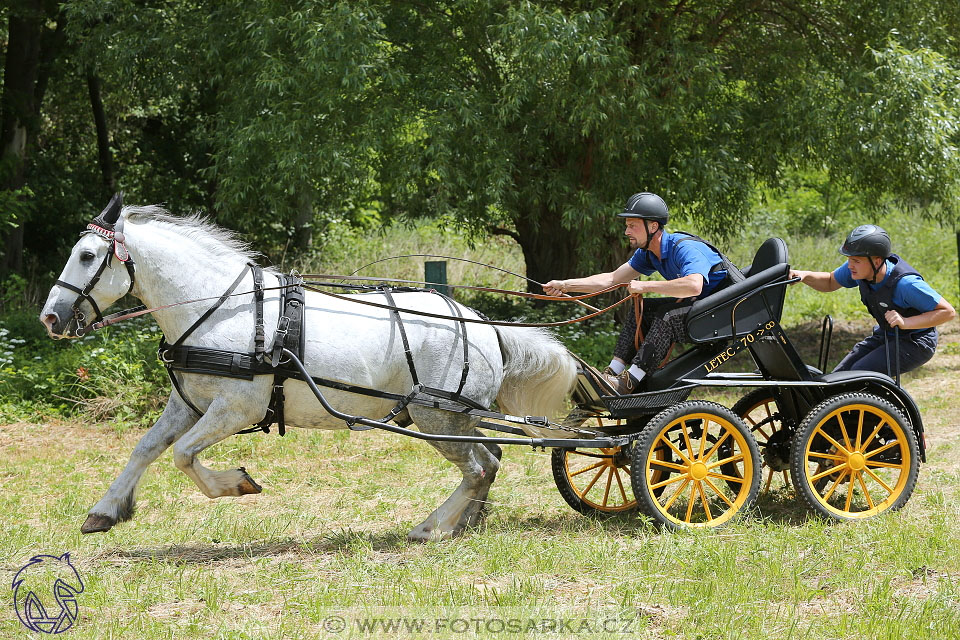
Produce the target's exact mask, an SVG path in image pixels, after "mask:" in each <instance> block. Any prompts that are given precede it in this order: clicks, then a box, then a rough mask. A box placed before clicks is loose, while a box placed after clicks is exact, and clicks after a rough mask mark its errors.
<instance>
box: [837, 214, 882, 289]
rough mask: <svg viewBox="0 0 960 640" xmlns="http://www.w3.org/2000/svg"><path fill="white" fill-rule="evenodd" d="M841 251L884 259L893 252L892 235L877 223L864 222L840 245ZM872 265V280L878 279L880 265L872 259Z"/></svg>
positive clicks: (850, 254)
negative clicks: (891, 245)
mask: <svg viewBox="0 0 960 640" xmlns="http://www.w3.org/2000/svg"><path fill="white" fill-rule="evenodd" d="M840 253H841V254H843V255H845V256H848V257H849V256H863V257H866V258H872V257H873V256H880V257H881V258H883V259H884V260H886V259H887V258H889V257H890V254H891V253H893V251H892V249H891V247H890V236H889V235H888V234H887V232H886V231H884V230H883V229H882V228H880V227H878V226H877V225H875V224H862V225H860V226H859V227H857V228H856V229H854V230H853V231H851V232H850V235H848V236H847V239H846V240H845V241H844V242H843V246H842V247H840ZM870 267H871V268H872V269H873V278H871V279H870V280H871V282H876V281H877V276H878V275H879V273H880V269H879V267H877V265H876V264H874V262H873V260H870Z"/></svg>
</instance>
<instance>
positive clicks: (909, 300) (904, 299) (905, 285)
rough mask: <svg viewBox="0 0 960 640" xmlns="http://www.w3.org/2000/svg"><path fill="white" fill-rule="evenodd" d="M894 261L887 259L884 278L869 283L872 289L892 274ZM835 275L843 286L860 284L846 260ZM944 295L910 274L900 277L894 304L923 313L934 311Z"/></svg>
mask: <svg viewBox="0 0 960 640" xmlns="http://www.w3.org/2000/svg"><path fill="white" fill-rule="evenodd" d="M893 266H894V265H893V263H892V262H891V261H889V260H887V272H886V275H885V276H883V280H881V281H880V282H878V283H875V284H874V283H868V285H867V286H869V287H870V288H871V289H873V290H876V289H879V288H880V287H881V286H883V283H884V282H886V281H887V278H889V277H890V274H891V273H892V272H893ZM833 277H834V279H835V280H836V281H837V283H839V284H840V286H841V287H846V288H847V289H852V288H853V287H856V286H858V283H857V281H856V280H854V279H853V276H852V275H851V273H850V267H849V266H848V265H847V263H846V262H844V263H843V264H842V265H840V266H839V267H837V268H836V269H835V270H834V272H833ZM941 297H942V296H941V295H940V294H939V293H937V292H936V291H934V290H933V287H931V286H930V285H928V284H927V283H926V282H925V281H924V279H923V278H921V277H920V276H915V275H909V276H903V277H902V278H900V282H898V283H897V286H896V288H894V290H893V304H895V305H897V306H898V307H905V308H908V309H916V310H917V311H919V312H921V313H926V312H927V311H933V310H934V309H935V308H936V307H937V305H938V304H939V303H940V298H941ZM912 331H929V329H913V330H912Z"/></svg>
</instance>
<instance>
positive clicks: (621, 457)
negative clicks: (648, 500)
mask: <svg viewBox="0 0 960 640" xmlns="http://www.w3.org/2000/svg"><path fill="white" fill-rule="evenodd" d="M596 420H597V422H598V423H599V425H600V426H601V427H606V428H610V427H619V426H621V421H619V420H606V421H605V420H603V419H602V418H597V419H596ZM550 466H551V467H552V469H553V479H554V481H555V482H556V483H557V489H558V490H559V491H560V495H561V496H563V499H564V500H566V502H567V504H569V505H570V506H571V507H573V508H574V509H575V510H577V511H579V512H580V513H582V514H585V515H598V514H613V513H622V512H625V511H631V510H633V509H636V508H637V501H636V499H635V498H634V497H633V487H632V486H631V484H630V448H629V447H607V448H598V449H554V450H553V451H552V453H551V455H550Z"/></svg>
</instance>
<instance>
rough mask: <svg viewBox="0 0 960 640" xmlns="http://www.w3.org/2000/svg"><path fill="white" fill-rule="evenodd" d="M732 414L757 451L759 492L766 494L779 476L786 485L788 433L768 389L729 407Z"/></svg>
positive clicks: (788, 462)
mask: <svg viewBox="0 0 960 640" xmlns="http://www.w3.org/2000/svg"><path fill="white" fill-rule="evenodd" d="M732 410H733V412H734V413H735V414H737V416H738V417H739V418H740V419H741V420H743V423H744V424H745V425H747V428H748V429H750V432H751V433H752V434H753V437H754V439H755V440H756V441H757V447H758V448H759V451H760V459H761V461H762V464H761V475H762V476H763V477H764V478H765V480H764V482H763V491H764V492H766V491H769V489H770V485H771V484H772V482H773V477H774V475H776V474H777V473H779V472H782V473H783V482H784V484H785V485H786V486H790V455H789V447H790V440H791V437H792V434H791V433H790V432H789V431H785V430H784V423H783V419H782V417H781V415H780V407H779V406H777V399H776V396H774V393H773V390H771V389H770V388H769V387H760V388H759V389H754V390H753V391H751V392H750V393H748V394H747V395H745V396H743V397H742V398H740V399H739V400H738V401H737V403H736V404H735V405H733V409H732ZM724 471H725V472H728V470H727V469H724Z"/></svg>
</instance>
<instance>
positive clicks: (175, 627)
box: [0, 239, 960, 640]
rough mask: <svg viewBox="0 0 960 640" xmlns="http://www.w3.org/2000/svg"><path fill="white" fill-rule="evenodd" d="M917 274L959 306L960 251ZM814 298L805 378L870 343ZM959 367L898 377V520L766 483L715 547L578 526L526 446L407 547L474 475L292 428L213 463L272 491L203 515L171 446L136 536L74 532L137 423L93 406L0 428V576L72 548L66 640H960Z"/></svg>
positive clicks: (798, 310)
mask: <svg viewBox="0 0 960 640" xmlns="http://www.w3.org/2000/svg"><path fill="white" fill-rule="evenodd" d="M434 240H435V239H434ZM434 240H431V243H430V244H431V246H433V247H434V248H435V247H436V242H434ZM370 242H372V240H370ZM833 242H834V239H826V240H824V239H821V240H816V241H813V240H812V241H809V244H804V243H797V248H796V249H795V250H794V251H793V254H794V256H795V264H797V266H801V267H813V268H825V267H828V266H830V265H833V264H834V263H835V262H836V260H835V259H834V258H835V254H830V251H835V248H831V247H832V243H833ZM751 246H752V245H751ZM458 247H459V245H454V246H452V247H450V249H449V250H451V251H452V250H457V249H458ZM391 248H394V247H392V246H391ZM423 248H426V247H425V245H424V244H418V243H416V242H414V243H412V244H411V245H410V249H408V251H409V252H414V251H416V250H421V249H423ZM791 248H792V249H793V246H792V247H791ZM383 251H384V254H386V253H390V252H393V253H400V252H402V251H403V249H400V250H398V251H390V250H389V249H384V250H383ZM437 252H438V253H442V252H444V251H443V250H441V251H437ZM824 255H825V256H826V257H823V256H824ZM908 255H909V254H908ZM911 257H912V256H911ZM921 257H922V259H923V260H931V261H935V260H940V261H942V262H944V263H945V264H946V265H947V266H944V267H943V268H942V269H940V270H939V271H936V272H934V274H933V275H934V277H935V278H936V280H934V284H935V286H937V287H939V288H940V289H941V290H942V293H944V295H946V296H947V297H948V299H950V300H952V301H953V302H954V304H956V302H957V300H956V288H955V286H956V285H955V283H956V260H955V253H953V254H952V258H951V254H950V253H949V252H947V253H946V254H945V256H944V255H939V256H937V255H933V250H932V249H930V250H928V251H925V252H923V255H922V256H921ZM481 259H482V258H481ZM951 259H952V260H953V264H952V269H953V271H952V272H951V271H950V266H949V262H950V260H951ZM815 260H820V263H818V264H814V262H815ZM349 261H350V258H348V259H345V261H344V263H346V262H349ZM490 261H493V260H490ZM917 262H920V264H918V265H917V266H920V267H921V270H923V268H924V266H925V265H924V263H923V262H921V261H920V260H917V261H915V264H916V263H917ZM500 264H504V263H503V262H500ZM821 265H822V266H821ZM357 266H359V265H357ZM414 271H415V270H414V269H413V268H411V273H410V274H406V275H404V274H401V275H399V276H398V277H407V276H408V275H413V273H414ZM386 273H387V272H386V271H379V274H380V275H386ZM391 273H397V272H391ZM471 277H472V276H471V274H470V273H455V274H453V276H452V277H451V278H450V279H451V281H464V280H468V279H469V278H471ZM498 284H504V283H498ZM951 286H952V287H953V288H952V289H950V288H948V287H951ZM805 289H806V288H805V287H793V288H792V289H791V290H790V294H789V295H788V299H787V300H788V302H787V305H788V307H787V313H786V316H787V317H786V318H785V324H786V325H787V326H788V327H793V329H792V330H791V334H790V335H791V337H792V338H793V339H794V340H795V342H797V343H798V344H799V345H800V347H801V348H802V350H803V352H804V354H805V357H807V358H808V359H810V360H811V361H812V359H814V358H815V353H816V343H817V340H818V335H817V331H818V329H819V326H818V322H817V320H818V318H819V316H820V315H821V314H822V313H823V312H825V311H830V312H834V313H835V314H836V315H837V317H838V318H840V319H841V320H842V321H841V322H838V330H837V334H836V336H835V342H834V348H833V357H832V359H831V360H832V362H836V360H837V359H838V358H839V356H840V355H841V354H842V353H843V352H844V351H845V350H846V349H847V348H849V346H850V345H851V344H852V342H853V341H854V340H856V339H857V337H858V335H860V334H861V333H863V332H865V331H866V330H867V326H866V324H865V323H864V322H863V321H862V318H860V319H858V317H857V315H856V313H846V312H845V311H844V309H846V308H847V307H850V308H851V309H856V305H858V304H859V302H858V301H857V300H856V299H855V298H854V299H853V300H852V301H851V300H848V299H847V298H850V296H847V298H844V297H843V296H844V295H845V293H838V294H835V297H830V296H822V295H812V294H813V292H809V291H807V290H805ZM832 305H837V306H836V308H834V307H833V306H832ZM601 364H602V363H601ZM958 368H960V332H958V327H957V324H956V322H954V323H952V326H950V327H948V328H947V331H946V333H945V335H944V336H943V338H942V343H941V348H940V351H939V352H938V354H937V356H936V357H935V358H934V359H933V360H932V361H931V362H930V363H929V364H928V365H927V366H925V367H924V368H922V369H921V370H920V371H918V372H915V373H913V374H908V375H907V376H905V378H904V385H905V386H906V388H907V389H908V390H909V391H910V393H911V394H912V395H913V396H914V398H915V399H916V400H917V402H918V404H919V406H920V407H921V410H922V412H923V415H924V419H925V424H926V430H927V444H928V463H927V464H925V465H923V466H922V467H921V469H920V478H919V482H918V485H917V489H916V491H915V493H914V495H913V497H912V499H911V500H910V501H909V503H908V504H907V505H906V507H905V508H904V509H903V510H901V511H899V512H896V513H886V514H883V515H881V516H879V517H876V518H873V519H870V520H867V521H864V522H858V523H852V524H840V523H836V522H826V521H823V520H820V519H817V518H813V517H812V516H810V515H809V514H808V513H807V511H806V510H805V509H804V508H803V507H802V506H801V504H800V503H799V501H798V499H797V498H796V497H795V496H794V494H793V492H792V490H790V489H789V488H788V487H784V486H778V485H776V484H775V486H774V489H773V490H772V491H771V492H770V493H767V494H765V495H763V496H762V497H761V499H760V501H759V503H758V505H757V508H756V509H755V512H754V513H752V514H750V515H749V516H747V517H745V518H742V519H741V520H739V521H738V522H736V523H734V524H732V525H730V526H728V527H725V528H723V529H720V530H717V531H707V532H681V533H670V532H663V531H660V530H658V529H656V528H655V527H653V526H652V525H651V524H650V523H649V522H647V521H645V520H643V519H642V518H641V517H639V516H637V515H623V516H616V517H610V518H589V517H584V516H582V515H580V514H578V513H576V512H574V511H573V510H571V509H570V508H569V507H568V506H567V505H566V503H565V502H564V501H563V499H562V498H561V497H560V495H559V493H558V492H557V490H556V487H555V485H554V481H553V477H552V475H551V471H550V457H549V456H550V454H549V452H541V451H532V450H531V449H530V448H529V447H521V446H512V447H505V448H504V458H503V466H502V468H501V471H500V473H499V474H498V477H497V482H496V484H495V485H494V487H493V489H492V491H491V493H490V504H489V508H488V516H487V518H486V521H485V522H484V524H483V525H482V526H481V527H480V528H478V529H477V530H474V531H471V532H469V533H468V534H466V535H464V536H462V537H460V538H458V539H455V540H449V541H443V542H435V543H428V544H410V543H408V542H407V541H406V538H405V536H406V533H407V531H409V530H410V529H411V528H412V527H413V526H414V525H415V524H417V523H418V522H420V520H422V519H423V518H424V517H425V516H426V514H427V513H429V512H430V511H431V510H432V509H433V508H434V507H435V506H437V505H438V504H439V503H440V502H442V501H443V500H444V499H445V498H446V497H447V495H449V493H450V492H451V491H452V490H453V488H454V487H455V485H456V483H457V482H459V473H458V472H457V471H456V470H455V469H454V468H453V467H451V466H450V465H449V464H448V463H447V462H446V461H444V460H443V459H442V458H441V457H440V456H439V455H438V454H436V453H435V452H434V450H433V449H432V448H431V447H429V446H428V445H427V444H426V443H422V442H419V441H415V440H413V439H409V438H404V437H402V436H395V435H391V434H382V433H377V432H370V431H367V432H362V433H349V432H345V431H337V432H311V431H300V430H295V429H294V430H291V431H290V432H288V434H287V436H286V437H284V438H280V437H278V436H276V435H275V434H272V435H269V436H267V435H251V436H240V437H235V438H232V439H230V440H228V441H226V442H223V443H221V444H219V445H217V446H215V447H213V448H211V449H210V450H208V451H206V452H204V454H203V461H204V463H205V464H207V465H208V466H210V467H212V468H214V469H224V468H231V467H237V466H244V467H246V469H247V470H248V471H249V472H250V473H251V475H252V476H253V477H254V478H255V479H256V480H257V481H258V482H260V483H261V484H262V485H263V487H264V491H263V493H262V494H259V495H256V496H245V497H243V498H222V499H218V500H215V501H214V500H209V499H207V498H206V497H204V496H203V495H202V494H201V493H200V491H199V490H198V489H197V488H196V487H195V486H194V485H193V483H192V482H191V481H190V480H189V479H188V478H187V477H186V476H184V475H183V474H182V473H180V472H179V471H178V470H177V469H176V468H175V467H174V465H173V461H172V458H171V454H170V453H169V452H167V453H166V454H164V455H163V456H162V457H161V458H160V459H159V460H158V461H157V462H156V463H154V465H153V466H151V467H150V469H149V470H148V472H147V473H146V474H145V477H144V480H143V482H142V484H141V487H140V491H139V501H138V511H137V514H136V516H135V518H134V519H133V520H132V521H131V522H128V523H124V524H120V525H118V526H117V527H115V528H114V529H113V530H111V531H109V532H108V533H105V534H96V535H91V536H81V534H80V532H79V529H80V525H81V523H82V522H83V520H84V518H85V515H86V511H87V509H88V508H89V507H90V506H91V505H92V504H94V503H95V502H96V501H97V500H98V499H99V498H100V497H101V495H102V494H103V492H104V491H105V490H106V488H107V487H108V486H109V484H110V482H112V480H113V479H114V478H115V477H116V475H117V474H118V473H119V471H120V469H121V468H122V467H123V465H124V464H125V463H126V461H127V459H128V457H129V455H130V452H131V450H132V449H133V446H134V445H135V443H136V441H137V439H138V438H139V436H140V435H141V433H142V431H141V429H140V428H132V427H131V426H130V423H129V420H127V421H125V420H124V419H121V418H123V414H120V418H115V419H110V417H109V416H116V415H117V411H118V410H117V408H116V407H113V408H111V409H110V411H107V412H105V413H103V414H101V415H105V416H108V417H107V418H105V419H100V420H95V419H93V418H92V417H90V416H91V415H94V414H93V413H92V410H93V408H96V406H98V405H96V403H95V402H93V400H95V399H93V400H91V401H90V402H91V403H92V404H91V410H90V411H87V412H85V413H82V414H80V415H81V416H82V417H81V418H71V419H68V420H64V419H57V418H51V417H50V415H51V414H50V413H49V409H43V408H40V409H35V410H32V411H33V412H32V413H31V412H29V411H28V412H26V413H24V415H25V416H28V417H30V419H29V420H28V421H23V420H13V419H12V418H10V417H9V414H7V415H8V418H7V420H6V421H5V422H6V423H5V424H0V486H2V488H3V491H2V492H0V513H3V514H4V515H5V524H6V527H5V533H4V535H3V536H2V539H0V566H2V572H0V574H2V576H5V577H6V584H7V585H9V584H11V581H12V580H13V577H14V575H15V574H16V572H17V571H18V570H19V569H20V567H22V566H23V565H24V564H26V563H27V562H28V561H29V559H30V558H31V556H34V555H36V554H53V555H60V554H62V553H64V552H68V551H69V552H70V554H71V558H72V559H73V561H74V565H75V566H76V568H77V570H78V572H79V575H80V576H81V578H82V579H83V580H84V584H85V590H84V592H83V593H82V594H80V596H79V598H78V602H79V618H78V620H77V622H76V624H75V626H74V627H73V628H72V629H70V630H69V631H67V632H66V633H65V634H63V636H61V637H67V638H144V639H148V640H153V639H159V638H177V639H178V640H179V639H181V638H184V639H185V638H205V639H206V638H348V637H351V638H364V637H377V638H409V637H424V638H428V637H429V638H463V637H484V638H486V637H497V638H504V637H511V638H512V637H521V636H523V637H526V636H527V635H532V636H534V637H551V638H552V637H557V638H560V637H563V638H566V637H625V638H683V639H690V640H693V639H713V638H744V639H748V638H749V639H751V640H755V639H759V638H771V639H774V638H776V639H778V640H781V639H785V638H811V639H833V638H870V639H871V640H874V639H876V640H880V639H891V640H901V639H911V638H930V639H948V638H957V637H960V464H958V462H957V460H958V456H960V420H958V417H957V416H958V414H960V401H958V397H960V381H958V380H957V376H956V372H957V370H958ZM129 374H130V372H128V371H127V370H118V371H116V375H118V376H123V375H129ZM125 393H128V394H133V393H135V392H134V391H130V390H125ZM718 399H719V400H721V401H722V402H723V403H724V404H726V405H727V406H730V405H731V404H733V402H734V401H735V400H736V397H735V396H732V395H730V394H727V395H726V396H721V397H719V398H718ZM141 400H142V399H141ZM147 405H149V403H147ZM138 406H139V405H138ZM44 416H46V417H44ZM0 422H4V421H0ZM12 601H13V597H12V593H11V592H8V596H7V598H6V602H7V605H6V606H5V608H4V609H3V611H4V612H5V613H3V614H2V615H0V638H23V637H27V636H29V635H30V632H28V631H26V629H24V628H23V627H22V626H21V624H20V622H19V621H18V619H17V617H16V614H15V612H14V608H13V606H11V603H12Z"/></svg>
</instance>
